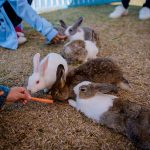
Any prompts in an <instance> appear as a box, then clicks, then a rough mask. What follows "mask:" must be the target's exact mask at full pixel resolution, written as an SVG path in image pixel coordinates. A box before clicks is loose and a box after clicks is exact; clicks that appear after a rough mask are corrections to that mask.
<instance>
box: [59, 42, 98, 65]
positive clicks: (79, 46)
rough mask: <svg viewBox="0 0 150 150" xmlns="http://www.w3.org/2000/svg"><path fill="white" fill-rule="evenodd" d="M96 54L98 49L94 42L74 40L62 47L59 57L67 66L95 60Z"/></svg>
mask: <svg viewBox="0 0 150 150" xmlns="http://www.w3.org/2000/svg"><path fill="white" fill-rule="evenodd" d="M98 52H99V49H98V48H97V46H96V44H95V43H94V42H92V41H83V40H74V41H71V42H69V43H67V44H66V45H65V46H64V48H63V50H62V52H61V55H62V56H63V57H64V58H65V59H66V60H67V62H68V64H76V63H83V62H86V61H87V60H88V59H92V58H96V57H97V54H98Z"/></svg>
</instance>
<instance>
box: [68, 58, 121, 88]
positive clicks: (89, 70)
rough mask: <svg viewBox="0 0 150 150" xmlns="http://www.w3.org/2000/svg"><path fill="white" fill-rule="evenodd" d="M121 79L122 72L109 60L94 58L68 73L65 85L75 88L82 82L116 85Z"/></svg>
mask: <svg viewBox="0 0 150 150" xmlns="http://www.w3.org/2000/svg"><path fill="white" fill-rule="evenodd" d="M122 78H123V74H122V71H121V70H120V68H119V67H118V66H117V65H116V64H115V63H114V62H113V61H112V60H111V59H108V58H96V59H91V60H89V61H87V62H86V63H84V64H82V65H80V66H79V67H77V68H75V69H74V70H72V71H70V72H69V73H68V76H67V82H68V83H67V84H70V85H72V86H75V85H77V84H78V83H80V82H82V81H91V82H97V83H113V84H117V83H118V82H120V81H121V80H122Z"/></svg>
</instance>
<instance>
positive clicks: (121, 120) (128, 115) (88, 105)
mask: <svg viewBox="0 0 150 150" xmlns="http://www.w3.org/2000/svg"><path fill="white" fill-rule="evenodd" d="M114 89H115V87H114V85H110V84H107V83H103V84H101V83H99V84H95V83H91V82H89V81H83V82H81V83H79V84H78V85H76V86H75V87H74V93H75V95H76V101H74V100H69V104H70V105H71V106H72V107H74V108H76V109H77V110H78V111H80V112H82V113H83V114H84V115H85V116H87V117H88V118H90V119H92V120H94V121H96V122H97V123H100V124H101V125H105V126H107V127H108V128H111V129H113V130H114V131H115V132H119V133H121V134H123V135H125V136H127V137H128V138H129V139H130V140H131V141H132V142H133V143H134V144H135V146H137V147H138V148H140V149H144V150H150V109H149V108H146V107H144V106H141V105H138V104H136V103H134V102H131V101H129V100H121V99H119V98H117V97H116V96H114V95H110V94H108V93H109V92H110V91H114Z"/></svg>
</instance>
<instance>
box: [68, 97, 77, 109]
mask: <svg viewBox="0 0 150 150" xmlns="http://www.w3.org/2000/svg"><path fill="white" fill-rule="evenodd" d="M68 102H69V105H70V106H72V107H74V108H76V102H75V101H74V100H72V99H69V100H68Z"/></svg>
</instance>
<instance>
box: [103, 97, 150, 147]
mask: <svg viewBox="0 0 150 150" xmlns="http://www.w3.org/2000/svg"><path fill="white" fill-rule="evenodd" d="M100 124H102V125H106V126H107V127H108V128H111V129H113V130H114V131H116V132H119V133H121V134H123V135H125V136H127V137H128V138H129V139H130V140H131V141H132V142H133V143H134V144H135V145H136V146H137V147H139V148H141V149H150V110H149V109H148V108H145V107H144V106H141V105H138V104H136V103H133V102H130V101H128V100H126V101H125V100H120V99H116V100H115V101H114V103H113V107H111V108H110V110H109V111H107V112H105V113H104V114H103V116H102V117H101V118H100Z"/></svg>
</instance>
